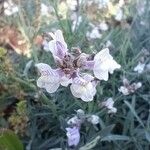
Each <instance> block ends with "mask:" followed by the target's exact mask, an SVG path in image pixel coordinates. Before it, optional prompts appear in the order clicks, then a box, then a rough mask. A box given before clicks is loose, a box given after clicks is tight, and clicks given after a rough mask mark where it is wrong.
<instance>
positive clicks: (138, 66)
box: [134, 62, 145, 74]
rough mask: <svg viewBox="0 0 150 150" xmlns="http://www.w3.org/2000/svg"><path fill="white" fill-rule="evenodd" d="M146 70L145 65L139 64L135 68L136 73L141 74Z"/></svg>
mask: <svg viewBox="0 0 150 150" xmlns="http://www.w3.org/2000/svg"><path fill="white" fill-rule="evenodd" d="M144 68H145V64H144V63H141V62H139V63H138V65H137V66H136V67H135V68H134V71H135V72H138V73H139V74H140V73H142V72H143V71H144Z"/></svg>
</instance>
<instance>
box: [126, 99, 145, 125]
mask: <svg viewBox="0 0 150 150" xmlns="http://www.w3.org/2000/svg"><path fill="white" fill-rule="evenodd" d="M125 104H126V105H127V106H128V107H129V109H130V110H131V112H132V113H133V115H134V117H135V118H136V119H137V121H138V122H139V123H140V124H141V126H142V127H144V124H143V122H142V120H141V119H140V118H139V117H138V115H137V113H136V111H135V109H134V108H133V107H132V105H131V104H130V103H129V102H127V101H125Z"/></svg>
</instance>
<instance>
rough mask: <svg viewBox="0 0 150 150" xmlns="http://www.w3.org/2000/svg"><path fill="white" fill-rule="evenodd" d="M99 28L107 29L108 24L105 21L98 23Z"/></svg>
mask: <svg viewBox="0 0 150 150" xmlns="http://www.w3.org/2000/svg"><path fill="white" fill-rule="evenodd" d="M99 28H100V29H101V30H102V31H107V30H108V28H109V27H108V25H107V24H106V23H105V22H101V23H100V25H99Z"/></svg>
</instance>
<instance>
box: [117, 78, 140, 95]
mask: <svg viewBox="0 0 150 150" xmlns="http://www.w3.org/2000/svg"><path fill="white" fill-rule="evenodd" d="M141 86H142V83H141V82H137V83H132V84H130V83H129V81H128V80H127V79H126V78H125V79H123V86H120V88H119V89H118V91H119V92H121V93H122V94H123V95H129V94H131V93H134V92H135V91H136V90H137V89H139V88H140V87H141Z"/></svg>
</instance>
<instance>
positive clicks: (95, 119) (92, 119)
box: [87, 115, 99, 125]
mask: <svg viewBox="0 0 150 150" xmlns="http://www.w3.org/2000/svg"><path fill="white" fill-rule="evenodd" d="M87 121H88V122H90V123H92V124H94V125H96V124H98V123H99V117H98V116H97V115H90V116H89V117H88V119H87Z"/></svg>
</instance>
